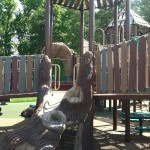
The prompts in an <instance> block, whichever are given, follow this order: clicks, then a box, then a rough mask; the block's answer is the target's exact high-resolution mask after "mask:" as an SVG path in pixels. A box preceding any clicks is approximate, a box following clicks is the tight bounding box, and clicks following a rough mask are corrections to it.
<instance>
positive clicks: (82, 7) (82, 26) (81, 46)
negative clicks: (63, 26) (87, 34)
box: [80, 0, 84, 57]
mask: <svg viewBox="0 0 150 150" xmlns="http://www.w3.org/2000/svg"><path fill="white" fill-rule="evenodd" d="M80 15H81V16H80V57H81V56H82V55H83V53H84V52H83V51H84V5H83V0H82V6H81V10H80Z"/></svg>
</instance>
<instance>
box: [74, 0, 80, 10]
mask: <svg viewBox="0 0 150 150" xmlns="http://www.w3.org/2000/svg"><path fill="white" fill-rule="evenodd" d="M79 5H80V0H77V2H76V4H75V9H77V8H78V7H79Z"/></svg>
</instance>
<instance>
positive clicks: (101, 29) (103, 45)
mask: <svg viewBox="0 0 150 150" xmlns="http://www.w3.org/2000/svg"><path fill="white" fill-rule="evenodd" d="M97 30H100V31H102V33H103V46H104V45H105V31H104V30H103V29H102V28H97V29H96V30H95V31H97Z"/></svg>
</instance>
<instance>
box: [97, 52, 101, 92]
mask: <svg viewBox="0 0 150 150" xmlns="http://www.w3.org/2000/svg"><path fill="white" fill-rule="evenodd" d="M101 78H102V77H101V52H100V51H99V50H98V51H97V53H96V89H97V93H101V84H102V81H101Z"/></svg>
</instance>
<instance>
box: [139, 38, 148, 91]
mask: <svg viewBox="0 0 150 150" xmlns="http://www.w3.org/2000/svg"><path fill="white" fill-rule="evenodd" d="M138 52H139V61H138V63H139V68H138V89H139V91H140V92H142V91H144V90H145V88H146V38H145V37H144V36H142V37H141V38H140V39H139V50H138Z"/></svg>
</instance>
